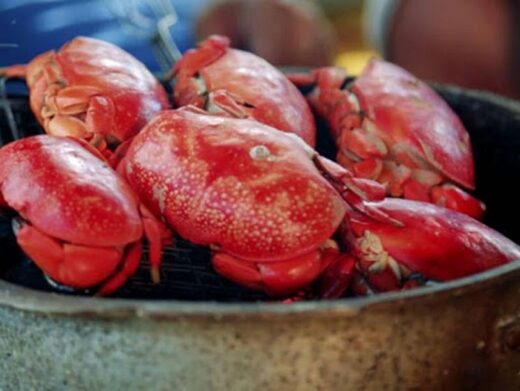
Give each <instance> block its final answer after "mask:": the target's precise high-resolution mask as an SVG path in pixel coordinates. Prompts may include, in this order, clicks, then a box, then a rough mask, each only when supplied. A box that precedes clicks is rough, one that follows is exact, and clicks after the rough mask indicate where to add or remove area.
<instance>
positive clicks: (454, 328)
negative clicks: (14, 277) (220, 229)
mask: <svg viewBox="0 0 520 391" xmlns="http://www.w3.org/2000/svg"><path fill="white" fill-rule="evenodd" d="M440 91H441V93H442V94H443V95H444V96H445V97H446V98H447V100H448V101H449V103H450V104H451V105H452V106H453V107H454V108H455V110H456V111H457V112H458V113H459V115H461V117H462V119H463V121H464V122H465V124H466V126H467V127H468V129H469V130H470V132H471V135H472V140H473V143H474V146H475V158H476V166H477V178H478V182H477V187H478V188H479V190H480V191H479V196H481V197H482V198H483V199H484V200H485V201H486V202H487V204H488V207H489V214H488V223H490V224H491V225H492V226H493V227H495V228H497V229H499V230H500V231H501V232H503V233H505V234H506V235H507V236H509V237H511V238H512V239H513V240H516V241H517V242H518V240H519V235H518V228H517V224H518V223H517V221H515V220H514V219H513V216H515V215H516V216H517V215H518V209H519V208H518V206H516V203H518V199H520V190H516V189H515V188H514V187H515V185H514V184H511V180H512V175H516V177H518V172H519V170H520V149H519V146H520V109H519V107H518V106H517V104H516V103H514V102H511V101H502V100H500V99H498V98H496V97H493V96H489V95H486V94H479V93H467V92H463V91H461V90H458V89H447V88H441V89H440ZM519 295H520V265H519V263H512V264H509V265H506V266H503V267H501V268H498V269H495V270H492V271H490V272H487V273H483V274H480V275H477V276H473V277H470V278H467V279H464V280H459V281H455V282H451V283H447V284H442V285H438V286H434V287H426V288H420V289H417V290H413V291H407V292H401V293H395V294H384V295H378V296H375V297H372V298H365V299H355V300H338V301H333V302H307V303H296V304H293V305H282V304H267V303H240V304H224V303H215V302H213V303H211V302H199V303H193V302H187V301H184V302H182V301H157V300H128V299H97V298H85V297H72V296H63V295H58V294H53V293H48V292H38V291H35V290H31V289H25V288H21V287H18V286H16V285H14V284H10V283H7V282H2V281H0V355H2V358H1V359H0V390H29V389H35V390H103V389H107V390H129V389H132V390H133V389H143V390H347V389H353V390H357V389H362V390H383V389H388V390H403V389H409V390H413V389H417V390H419V389H420V390H424V389H436V390H437V389H449V390H453V389H471V390H473V389H490V387H491V386H492V387H493V388H494V389H518V388H519V387H520V376H519V370H520V300H518V297H519Z"/></svg>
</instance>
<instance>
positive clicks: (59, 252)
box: [0, 135, 160, 294]
mask: <svg viewBox="0 0 520 391" xmlns="http://www.w3.org/2000/svg"><path fill="white" fill-rule="evenodd" d="M88 149H91V150H92V151H93V152H94V153H96V152H97V151H96V150H94V149H93V148H92V147H90V145H88V144H86V143H84V142H81V141H80V140H76V139H71V138H61V137H54V136H47V135H42V136H34V137H29V138H25V139H21V140H18V141H15V142H13V143H11V144H8V145H6V146H4V147H3V148H2V149H0V206H4V207H8V208H10V209H13V210H14V211H16V212H17V213H18V214H19V216H20V217H21V219H23V220H22V221H23V222H22V223H21V227H19V228H18V229H17V230H16V232H15V233H16V238H17V241H18V243H19V245H20V246H21V247H22V249H23V250H24V251H25V252H26V253H27V254H28V255H29V256H30V257H31V258H32V259H33V260H34V262H35V263H36V264H37V265H38V266H39V267H40V268H41V269H42V270H43V271H44V272H45V273H46V274H47V275H48V276H50V277H51V278H52V279H53V280H54V281H56V282H58V283H60V284H63V285H67V286H70V287H73V288H81V289H83V288H88V287H93V286H96V285H99V284H103V285H102V286H101V288H100V290H99V292H98V293H101V294H108V293H111V292H113V291H115V290H116V289H117V288H119V287H120V286H121V285H123V283H124V282H125V280H126V279H127V278H128V277H129V276H130V275H132V274H133V273H134V272H135V271H136V269H137V266H138V265H139V261H140V259H141V238H142V237H143V235H144V229H145V227H144V225H145V224H149V223H148V222H144V220H145V219H147V220H150V219H149V218H148V217H143V216H142V213H141V211H140V207H139V203H138V201H137V198H136V196H135V194H134V193H133V191H132V190H131V189H130V187H129V186H128V185H127V184H126V183H125V181H124V180H123V179H122V178H121V177H120V176H119V175H118V174H117V173H116V172H115V171H113V170H112V169H111V168H110V167H108V166H107V165H106V164H105V163H104V162H103V161H102V160H101V159H99V157H98V156H95V155H94V154H92V153H91V152H90V151H88ZM149 227H151V225H149ZM148 231H149V232H150V230H149V229H148ZM157 240H159V239H157ZM159 242H160V240H159ZM159 257H160V255H159ZM158 261H159V259H155V262H158Z"/></svg>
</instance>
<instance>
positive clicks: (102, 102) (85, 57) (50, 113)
mask: <svg viewBox="0 0 520 391" xmlns="http://www.w3.org/2000/svg"><path fill="white" fill-rule="evenodd" d="M0 74H4V75H6V76H8V77H24V78H26V79H27V84H28V86H29V90H30V103H31V109H32V111H33V112H34V114H35V116H36V118H37V119H38V121H39V122H40V124H41V125H42V126H43V127H44V129H45V131H46V132H47V133H48V134H50V135H56V136H73V137H77V138H81V139H84V140H86V141H88V142H90V143H91V144H92V145H94V146H95V147H96V148H98V149H99V150H100V151H101V152H103V153H104V154H105V155H109V154H110V153H109V152H108V150H107V148H110V149H114V148H115V147H116V146H117V145H118V144H120V143H121V142H123V141H126V140H128V139H130V138H131V137H133V136H134V135H135V134H136V133H137V132H138V131H139V130H141V128H142V127H143V126H144V125H145V124H146V123H147V122H148V121H149V120H150V119H151V118H152V117H153V116H154V115H155V114H156V113H158V112H159V111H161V110H164V109H167V108H169V103H168V97H167V94H166V91H165V90H164V88H163V87H162V86H161V85H160V84H159V82H158V81H157V80H156V79H155V78H154V76H153V75H152V74H151V73H150V72H149V71H148V69H146V67H145V66H144V65H143V64H142V63H141V62H139V61H138V60H137V59H135V58H134V57H133V56H132V55H130V54H129V53H127V52H125V51H124V50H123V49H121V48H119V47H117V46H114V45H112V44H110V43H108V42H104V41H100V40H97V39H93V38H85V37H78V38H75V39H74V40H72V41H71V42H69V43H67V44H65V45H64V46H63V47H62V48H61V49H60V50H59V51H57V52H56V51H49V52H46V53H43V54H41V55H39V56H37V57H36V58H34V59H33V60H32V61H31V62H30V63H29V64H28V65H26V66H25V65H15V66H12V67H7V68H3V69H0Z"/></svg>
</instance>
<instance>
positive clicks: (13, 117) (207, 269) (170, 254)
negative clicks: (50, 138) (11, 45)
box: [0, 79, 266, 301]
mask: <svg viewBox="0 0 520 391" xmlns="http://www.w3.org/2000/svg"><path fill="white" fill-rule="evenodd" d="M41 132H42V130H41V128H40V126H39V125H38V123H37V122H36V119H35V118H34V116H33V114H32V113H31V111H30V108H29V104H28V98H27V96H26V95H20V94H16V95H15V94H8V92H7V90H6V81H5V80H4V79H2V80H1V81H0V144H2V145H4V144H6V143H8V142H11V141H13V140H16V139H19V138H21V137H26V136H30V135H34V134H38V133H41ZM11 218H12V215H9V214H6V213H5V212H2V213H0V276H1V277H2V278H3V279H5V280H7V281H10V282H14V283H17V284H20V285H24V286H27V287H31V288H34V289H39V290H45V291H60V292H62V293H65V294H79V295H84V294H87V295H88V294H92V293H91V292H70V291H68V290H66V289H60V288H59V287H55V286H53V285H52V284H50V283H49V281H47V279H46V278H45V276H44V275H43V273H42V272H41V271H40V270H39V269H38V268H37V267H36V266H35V265H34V263H33V262H32V261H30V260H29V259H28V258H27V257H26V256H25V255H24V254H23V252H22V251H21V250H20V249H19V247H18V246H17V244H16V240H15V238H14V235H13V231H12V228H11ZM146 258H147V252H146V250H145V254H144V256H143V261H142V262H141V266H140V268H139V270H138V272H137V273H136V275H135V276H134V277H132V278H131V279H130V280H129V281H128V283H127V284H126V285H125V286H124V287H123V288H122V289H121V290H120V291H118V292H117V293H116V294H115V295H114V296H115V297H126V298H143V299H144V298H146V299H150V298H154V299H177V300H216V301H256V300H263V299H266V297H265V296H264V295H263V294H261V293H258V292H254V291H251V290H248V289H244V288H241V287H239V286H237V285H235V284H233V283H231V282H229V281H227V280H225V279H223V278H222V277H220V276H219V275H217V274H216V273H215V272H214V271H213V269H212V267H211V263H210V252H209V250H208V249H207V248H205V247H202V246H196V245H193V244H191V243H189V242H187V241H185V240H182V239H180V238H177V239H176V240H175V244H174V246H170V247H167V248H166V249H165V251H164V255H163V265H162V268H161V283H160V284H159V285H153V284H152V283H151V281H150V276H149V268H148V263H147V261H146Z"/></svg>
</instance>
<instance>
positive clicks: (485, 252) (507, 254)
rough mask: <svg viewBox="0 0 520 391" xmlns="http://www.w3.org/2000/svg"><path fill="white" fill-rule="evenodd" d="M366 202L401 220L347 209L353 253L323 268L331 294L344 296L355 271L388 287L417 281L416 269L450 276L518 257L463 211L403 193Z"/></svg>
mask: <svg viewBox="0 0 520 391" xmlns="http://www.w3.org/2000/svg"><path fill="white" fill-rule="evenodd" d="M367 204H368V205H370V207H371V208H375V209H377V210H379V211H380V212H382V213H384V214H385V215H387V216H389V217H390V218H392V219H394V220H396V221H399V222H400V223H401V224H402V225H401V226H399V225H396V224H387V223H385V222H382V221H376V220H374V219H372V218H370V217H368V216H367V215H365V214H362V213H359V212H357V211H354V210H350V211H348V212H347V214H346V218H345V225H344V227H343V230H342V231H343V233H342V237H343V238H344V239H345V241H346V242H347V243H348V245H349V248H350V249H351V255H352V257H350V258H344V259H341V260H338V261H339V262H338V263H336V264H333V265H332V266H331V269H332V270H334V271H337V272H335V273H330V272H329V273H325V275H324V284H325V285H326V286H327V287H328V292H327V293H326V294H325V295H326V296H327V297H339V296H341V294H342V293H343V292H344V291H345V290H346V289H347V288H348V287H349V284H350V282H351V278H352V277H353V276H355V274H356V272H357V271H360V272H361V273H362V274H363V275H364V276H365V277H366V280H367V282H368V283H369V286H370V287H371V288H374V289H375V290H376V291H388V290H395V289H402V288H407V287H409V286H410V284H412V285H414V284H413V281H410V278H412V280H413V278H414V275H415V276H420V278H421V279H426V280H435V281H448V280H453V279H456V278H461V277H466V276H469V275H471V274H475V273H479V272H482V271H485V270H488V269H491V268H493V267H496V266H500V265H503V264H505V263H508V262H511V261H513V260H520V247H519V246H518V245H517V244H515V243H513V242H512V241H511V240H509V239H507V238H506V237H504V236H503V235H501V234H500V233H498V232H497V231H494V230H493V229H491V228H489V227H488V226H486V225H484V224H482V223H480V222H478V221H477V220H475V219H473V218H471V217H469V216H467V215H465V214H462V213H459V212H456V211H453V210H450V209H447V208H443V207H440V206H437V205H434V204H429V203H425V202H421V201H412V200H405V199H399V198H386V199H384V200H382V201H378V202H367ZM354 264H355V265H356V268H354ZM331 286H334V287H335V289H334V290H332V289H330V287H331Z"/></svg>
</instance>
